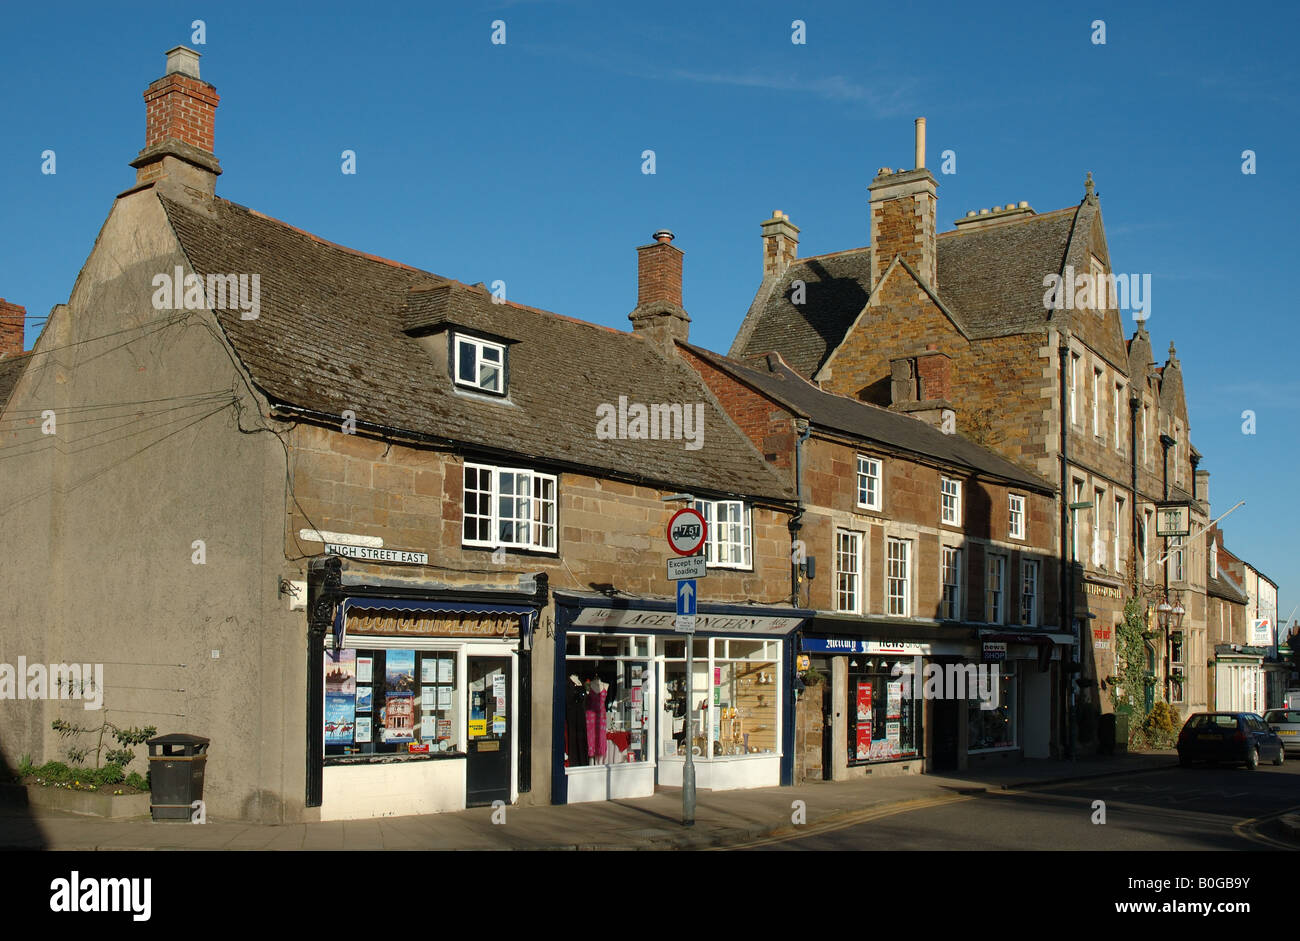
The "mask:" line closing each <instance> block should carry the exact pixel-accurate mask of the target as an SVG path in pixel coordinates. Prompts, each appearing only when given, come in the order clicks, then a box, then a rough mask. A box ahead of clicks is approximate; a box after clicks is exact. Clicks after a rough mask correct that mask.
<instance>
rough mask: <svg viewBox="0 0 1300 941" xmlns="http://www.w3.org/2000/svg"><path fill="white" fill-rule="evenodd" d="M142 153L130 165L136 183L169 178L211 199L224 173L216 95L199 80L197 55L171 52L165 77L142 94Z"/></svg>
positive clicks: (179, 50)
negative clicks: (216, 150)
mask: <svg viewBox="0 0 1300 941" xmlns="http://www.w3.org/2000/svg"><path fill="white" fill-rule="evenodd" d="M144 100H145V134H144V149H143V150H141V151H140V153H139V154H138V155H137V156H136V158H135V159H134V160H132V161H131V166H133V167H135V168H136V183H137V185H138V184H141V183H152V182H154V181H155V180H162V179H171V180H175V181H176V182H178V183H180V184H181V185H182V186H185V187H186V188H188V189H191V190H196V191H198V192H199V193H201V194H205V195H207V196H211V195H212V193H213V189H214V188H215V186H216V181H217V177H218V176H219V175H220V174H221V164H220V163H219V162H218V161H217V158H216V157H215V156H213V146H214V141H213V133H214V125H215V118H216V111H217V104H218V102H220V100H221V98H220V96H218V95H217V90H216V89H215V88H214V87H213V86H211V85H209V84H208V83H207V82H205V81H203V80H201V79H200V78H199V54H198V53H197V52H195V51H194V50H193V49H189V48H187V47H185V46H177V47H175V48H174V49H170V50H168V52H167V72H166V74H164V75H163V77H162V78H160V79H158V80H156V81H155V82H153V83H152V84H151V85H150V86H149V87H148V88H146V89H145V90H144Z"/></svg>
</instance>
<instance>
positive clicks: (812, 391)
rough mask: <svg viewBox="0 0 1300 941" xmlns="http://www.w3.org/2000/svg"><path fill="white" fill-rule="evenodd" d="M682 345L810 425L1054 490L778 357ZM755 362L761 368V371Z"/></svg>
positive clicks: (957, 437) (959, 439)
mask: <svg viewBox="0 0 1300 941" xmlns="http://www.w3.org/2000/svg"><path fill="white" fill-rule="evenodd" d="M686 346H687V347H688V348H689V349H690V350H691V351H692V352H694V353H696V354H697V355H699V356H700V357H701V358H703V359H705V360H707V361H708V362H710V363H712V364H713V365H714V366H716V367H718V368H719V369H723V370H725V371H727V372H729V373H731V375H733V376H735V377H736V378H737V379H739V380H740V381H741V382H744V383H746V384H748V385H750V386H751V387H753V388H754V389H756V390H758V391H759V392H761V393H763V394H764V395H767V396H769V397H770V398H772V399H774V400H776V401H777V402H780V403H781V404H782V405H784V406H785V407H786V408H788V409H790V410H791V411H792V412H794V413H795V414H796V415H798V416H800V417H802V418H806V419H808V421H810V422H812V424H813V425H815V426H819V427H822V428H826V429H830V430H832V431H837V432H840V433H842V434H847V435H852V436H854V437H857V438H860V439H862V440H864V441H874V442H877V443H879V444H883V445H887V446H890V447H893V448H898V449H900V450H903V451H911V452H913V453H915V454H919V455H922V456H924V457H927V458H930V459H933V460H936V461H939V462H942V463H946V464H949V465H953V466H956V467H963V468H967V469H970V470H974V471H978V472H980V473H983V474H987V475H990V476H993V477H997V478H1000V479H1002V480H1006V481H1010V482H1012V483H1016V484H1020V485H1023V486H1025V487H1028V488H1031V489H1034V490H1038V491H1040V492H1042V493H1054V492H1055V490H1054V488H1053V486H1052V485H1051V484H1050V483H1048V482H1047V481H1045V480H1043V479H1042V478H1040V477H1038V476H1036V475H1034V474H1031V473H1030V472H1029V471H1026V470H1024V469H1023V468H1021V467H1020V466H1019V465H1016V464H1013V463H1012V462H1011V461H1008V460H1007V459H1006V458H1004V457H1002V456H1001V455H998V454H995V453H993V452H992V451H989V450H987V449H985V448H982V447H980V446H979V445H977V444H975V443H974V442H973V441H971V440H970V439H968V438H964V437H962V436H961V435H959V434H951V435H948V434H944V433H943V432H942V431H940V430H939V429H937V428H934V427H933V426H931V425H928V424H926V423H925V422H923V421H921V420H920V419H918V418H913V417H912V416H910V415H901V414H899V413H898V412H893V411H890V410H889V409H885V408H881V407H879V406H877V405H871V404H869V403H867V402H859V401H858V400H857V399H850V398H848V397H846V396H842V395H835V394H833V393H830V392H823V391H822V390H821V389H819V388H817V387H816V386H815V385H813V384H812V383H811V382H809V381H808V380H806V379H804V378H803V377H802V376H800V375H799V373H798V372H797V371H796V370H794V369H793V368H791V367H790V366H789V365H788V364H787V363H785V362H784V361H783V359H782V358H781V357H780V356H779V355H777V356H772V357H769V358H767V359H766V360H763V359H758V360H756V361H754V362H755V365H754V366H750V365H745V364H742V363H739V362H737V361H736V360H734V359H730V358H728V357H724V356H720V355H718V354H717V353H712V352H710V351H708V350H705V349H701V348H699V347H696V346H691V345H690V344H686ZM757 364H763V366H762V368H759V367H758V365H757Z"/></svg>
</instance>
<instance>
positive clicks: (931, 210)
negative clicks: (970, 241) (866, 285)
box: [867, 118, 939, 290]
mask: <svg viewBox="0 0 1300 941" xmlns="http://www.w3.org/2000/svg"><path fill="white" fill-rule="evenodd" d="M937 188H938V184H937V183H936V182H935V180H934V176H933V174H931V173H930V171H929V170H927V169H926V168H925V118H917V119H916V167H915V168H913V169H911V170H899V171H898V172H894V171H893V170H891V169H889V167H881V169H880V172H879V173H877V174H876V178H875V179H874V180H872V181H871V185H870V186H869V187H867V189H868V190H869V191H870V193H871V197H870V207H871V210H870V211H871V287H872V290H874V289H875V287H876V285H877V284H879V283H880V279H881V277H882V276H883V275H884V273H885V271H887V270H888V268H889V266H890V264H891V263H892V262H893V260H894V256H896V255H901V256H902V257H903V260H904V261H906V262H907V263H908V264H909V265H911V267H912V270H913V271H915V272H916V273H917V275H918V276H920V278H921V279H922V280H924V281H925V282H926V283H927V284H928V285H929V286H930V287H931V288H932V289H933V288H937V287H938V284H939V283H938V279H937V277H936V274H937V268H938V262H937V258H938V253H937V250H936V247H935V210H936V206H937V203H938V197H937V195H936V190H937Z"/></svg>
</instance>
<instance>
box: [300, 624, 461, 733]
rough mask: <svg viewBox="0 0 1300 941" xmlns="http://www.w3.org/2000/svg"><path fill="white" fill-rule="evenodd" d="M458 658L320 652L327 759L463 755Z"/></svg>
mask: <svg viewBox="0 0 1300 941" xmlns="http://www.w3.org/2000/svg"><path fill="white" fill-rule="evenodd" d="M457 707H458V697H457V695H456V654H455V653H453V652H450V651H417V650H404V649H400V648H388V649H384V648H374V649H362V648H344V649H340V650H327V651H325V729H324V734H325V756H326V757H327V758H328V757H344V756H349V755H396V754H425V753H429V754H437V753H444V754H445V753H450V752H457V751H459V750H460V742H459V739H458V738H457V735H458V729H459V727H460V724H459V722H458V721H457Z"/></svg>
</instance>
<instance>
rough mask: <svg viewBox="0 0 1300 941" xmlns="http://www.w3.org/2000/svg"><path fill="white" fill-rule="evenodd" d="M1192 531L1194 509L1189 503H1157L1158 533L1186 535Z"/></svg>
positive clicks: (1162, 534)
mask: <svg viewBox="0 0 1300 941" xmlns="http://www.w3.org/2000/svg"><path fill="white" fill-rule="evenodd" d="M1191 531H1192V511H1191V505H1190V504H1188V503H1157V504H1156V535H1157V536H1186V535H1187V534H1188V533H1190V532H1191Z"/></svg>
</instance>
